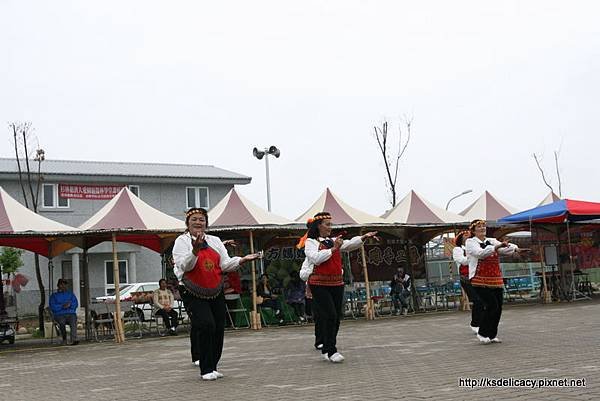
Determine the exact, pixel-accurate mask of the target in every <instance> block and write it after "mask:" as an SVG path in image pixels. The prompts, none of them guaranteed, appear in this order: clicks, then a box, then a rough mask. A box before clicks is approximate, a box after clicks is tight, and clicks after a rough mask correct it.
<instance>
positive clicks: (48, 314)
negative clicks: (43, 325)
mask: <svg viewBox="0 0 600 401" xmlns="http://www.w3.org/2000/svg"><path fill="white" fill-rule="evenodd" d="M44 312H46V318H47V320H49V321H51V322H52V328H51V329H50V330H51V331H50V343H54V333H56V338H57V339H59V340H60V341H61V342H62V336H61V334H60V326H59V324H58V322H57V321H56V320H54V314H53V313H52V309H50V307H49V306H47V307H46V308H45V309H44Z"/></svg>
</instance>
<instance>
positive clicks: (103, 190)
mask: <svg viewBox="0 0 600 401" xmlns="http://www.w3.org/2000/svg"><path fill="white" fill-rule="evenodd" d="M123 187H124V185H88V184H58V195H59V196H60V197H61V198H68V199H112V198H114V197H115V195H116V194H118V193H119V191H120V190H121V189H123Z"/></svg>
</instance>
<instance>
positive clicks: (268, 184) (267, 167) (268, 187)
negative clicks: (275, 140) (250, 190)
mask: <svg viewBox="0 0 600 401" xmlns="http://www.w3.org/2000/svg"><path fill="white" fill-rule="evenodd" d="M267 151H268V149H265V169H266V171H267V210H268V211H269V212H270V211H271V183H270V180H271V178H270V177H269V154H268V153H267Z"/></svg>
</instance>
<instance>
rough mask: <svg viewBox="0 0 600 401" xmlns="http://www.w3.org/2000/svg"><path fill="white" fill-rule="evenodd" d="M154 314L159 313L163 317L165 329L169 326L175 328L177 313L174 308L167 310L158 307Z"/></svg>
mask: <svg viewBox="0 0 600 401" xmlns="http://www.w3.org/2000/svg"><path fill="white" fill-rule="evenodd" d="M154 314H155V315H159V316H161V317H162V318H163V321H164V322H165V327H166V328H167V330H170V329H171V327H174V328H177V323H178V318H179V315H178V314H177V311H176V310H175V309H171V310H170V311H168V312H167V311H166V310H164V309H159V310H157V311H156V312H154Z"/></svg>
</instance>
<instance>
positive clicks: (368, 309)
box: [359, 230, 375, 320]
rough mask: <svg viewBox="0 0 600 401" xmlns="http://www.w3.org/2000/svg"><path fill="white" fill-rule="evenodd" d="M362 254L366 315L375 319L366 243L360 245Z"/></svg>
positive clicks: (369, 318)
mask: <svg viewBox="0 0 600 401" xmlns="http://www.w3.org/2000/svg"><path fill="white" fill-rule="evenodd" d="M359 234H360V235H362V230H360V233H359ZM360 255H361V258H362V264H363V275H364V276H365V291H366V292H367V295H366V298H367V307H366V309H365V317H366V318H367V320H374V319H375V313H374V311H373V300H372V299H371V285H370V283H369V271H368V269H367V258H366V256H365V244H364V243H362V244H361V245H360Z"/></svg>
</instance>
